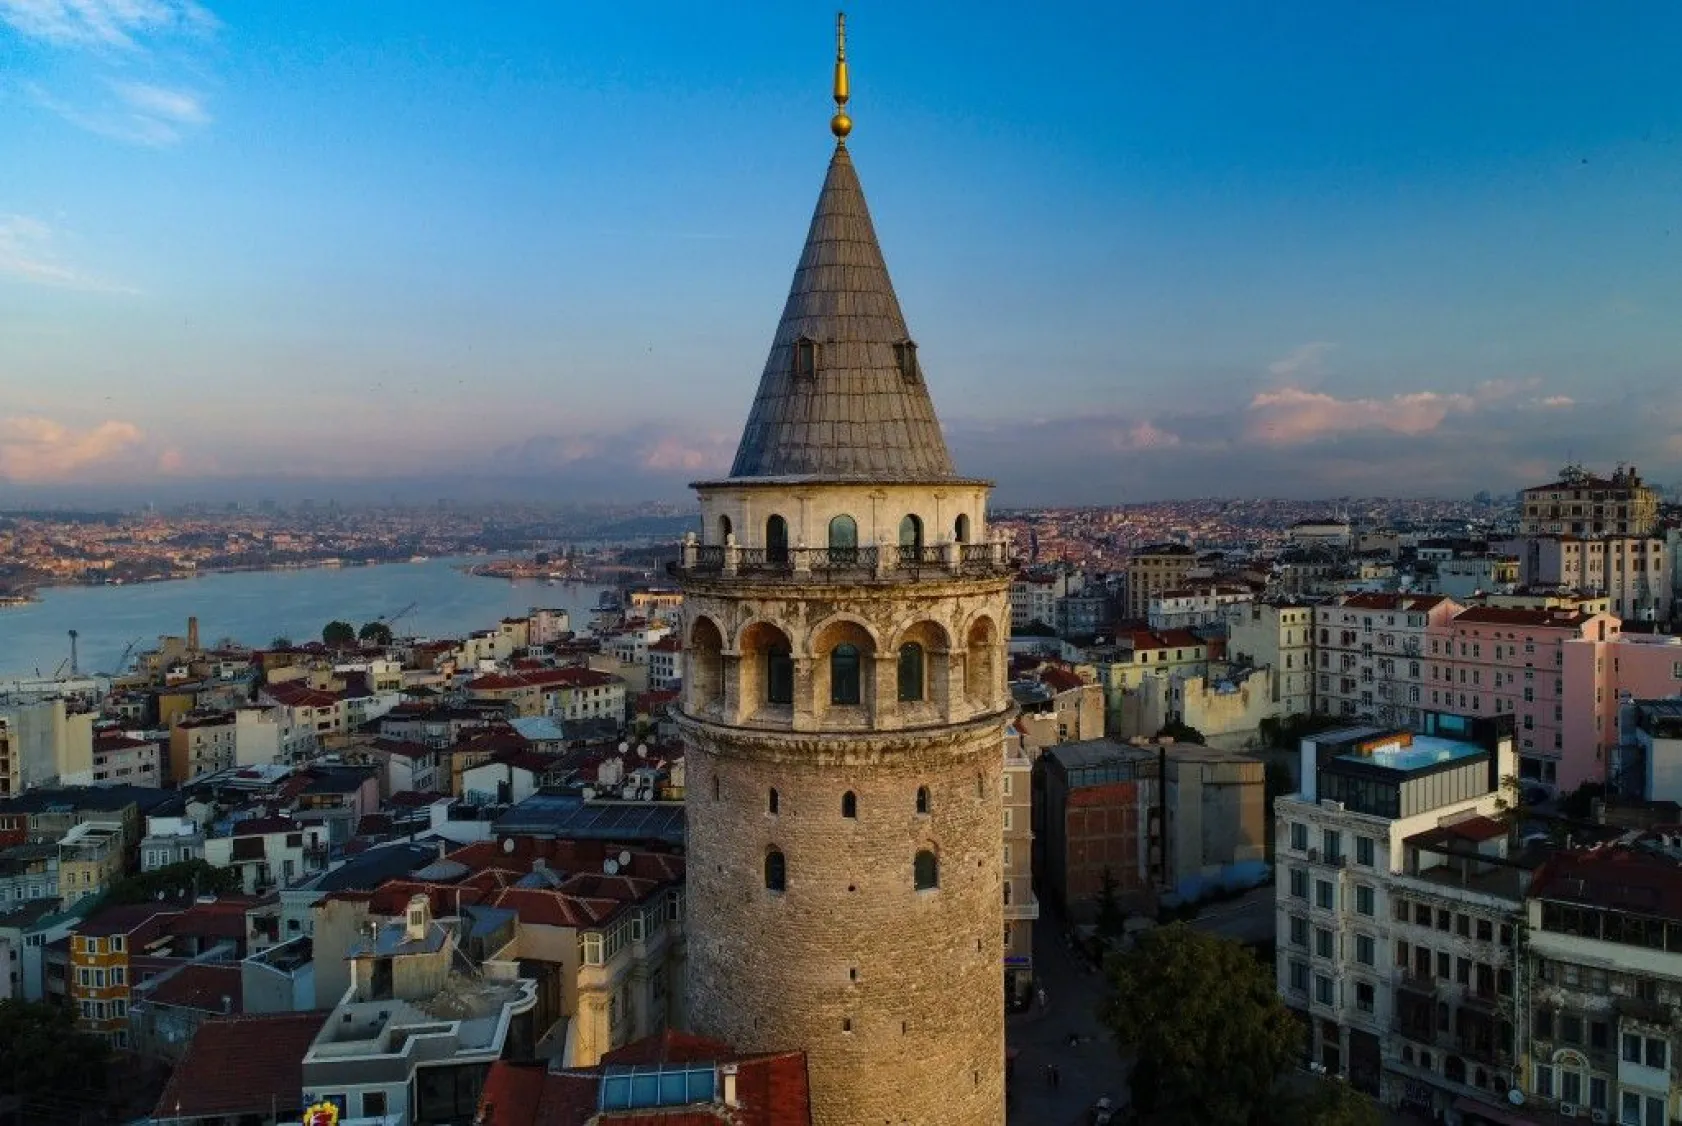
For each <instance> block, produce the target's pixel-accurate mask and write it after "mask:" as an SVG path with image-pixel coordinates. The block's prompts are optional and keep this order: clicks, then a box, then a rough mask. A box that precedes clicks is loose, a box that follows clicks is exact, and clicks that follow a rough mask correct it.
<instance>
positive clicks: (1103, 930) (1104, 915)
mask: <svg viewBox="0 0 1682 1126" xmlns="http://www.w3.org/2000/svg"><path fill="white" fill-rule="evenodd" d="M1120 887H1121V885H1120V883H1119V882H1118V881H1117V880H1116V878H1115V874H1114V873H1113V872H1111V871H1110V870H1109V869H1108V868H1105V869H1104V874H1103V876H1102V877H1101V886H1100V890H1099V892H1098V933H1099V934H1101V935H1103V936H1104V937H1105V938H1120V937H1121V935H1122V934H1123V933H1124V932H1125V931H1126V930H1127V912H1126V911H1123V910H1122V909H1121V899H1120V897H1119V896H1118V895H1117V892H1118V890H1119V889H1120Z"/></svg>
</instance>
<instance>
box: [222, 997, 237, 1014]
mask: <svg viewBox="0 0 1682 1126" xmlns="http://www.w3.org/2000/svg"><path fill="white" fill-rule="evenodd" d="M233 1011H234V999H233V998H232V997H230V996H228V995H227V994H226V993H224V994H222V1012H223V1013H224V1014H226V1013H231V1012H233Z"/></svg>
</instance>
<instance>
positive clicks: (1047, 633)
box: [1010, 618, 1057, 637]
mask: <svg viewBox="0 0 1682 1126" xmlns="http://www.w3.org/2000/svg"><path fill="white" fill-rule="evenodd" d="M1010 632H1011V633H1012V634H1014V635H1015V636H1017V637H1056V636H1057V631H1056V630H1054V629H1052V628H1051V627H1050V626H1048V625H1046V624H1045V623H1044V622H1042V621H1040V620H1039V619H1038V618H1035V619H1034V620H1033V621H1031V622H1029V623H1028V624H1027V625H1025V626H1023V627H1022V628H1021V629H1012V630H1011V631H1010Z"/></svg>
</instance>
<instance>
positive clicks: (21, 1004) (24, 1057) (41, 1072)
mask: <svg viewBox="0 0 1682 1126" xmlns="http://www.w3.org/2000/svg"><path fill="white" fill-rule="evenodd" d="M110 1054H111V1050H110V1046H109V1045H107V1044H106V1042H105V1041H104V1040H103V1039H102V1038H100V1037H97V1036H90V1035H88V1034H86V1033H84V1032H79V1031H77V1029H76V1018H75V1017H74V1016H72V1015H71V1012H70V1010H69V1009H68V1008H66V1007H64V1006H61V1005H49V1004H44V1003H42V1002H38V1001H20V1000H17V999H15V998H13V999H8V1000H5V1001H0V1061H5V1062H4V1063H0V1093H4V1094H8V1095H17V1096H20V1097H21V1098H23V1099H24V1100H26V1101H27V1100H29V1099H30V1098H33V1097H37V1096H51V1097H53V1099H54V1100H55V1101H57V1100H62V1099H64V1098H65V1097H66V1096H69V1097H76V1096H77V1095H78V1094H86V1093H88V1092H92V1091H98V1090H103V1089H104V1087H105V1069H106V1064H107V1063H108V1062H109V1060H110ZM31 1117H32V1118H33V1115H31ZM20 1121H21V1119H20Z"/></svg>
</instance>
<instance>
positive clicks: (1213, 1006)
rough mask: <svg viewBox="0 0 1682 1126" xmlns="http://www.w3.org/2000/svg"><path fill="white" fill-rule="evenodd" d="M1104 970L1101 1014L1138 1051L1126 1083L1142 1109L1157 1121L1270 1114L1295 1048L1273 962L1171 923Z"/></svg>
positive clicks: (1244, 1123) (1230, 1122)
mask: <svg viewBox="0 0 1682 1126" xmlns="http://www.w3.org/2000/svg"><path fill="white" fill-rule="evenodd" d="M1109 973H1110V978H1111V983H1112V985H1113V986H1114V990H1113V993H1112V995H1111V999H1110V1001H1109V1002H1108V1003H1107V1004H1106V1006H1105V1009H1104V1022H1105V1024H1106V1025H1107V1026H1108V1027H1109V1029H1110V1031H1111V1032H1112V1033H1113V1034H1114V1035H1115V1038H1116V1042H1117V1044H1118V1046H1120V1047H1121V1048H1123V1050H1126V1049H1132V1050H1133V1051H1134V1052H1135V1053H1136V1056H1135V1062H1134V1065H1133V1071H1132V1075H1131V1077H1130V1079H1129V1088H1130V1090H1131V1093H1132V1096H1133V1105H1134V1107H1135V1108H1137V1110H1138V1111H1139V1112H1140V1113H1141V1114H1143V1115H1146V1116H1147V1119H1148V1120H1149V1121H1151V1122H1154V1123H1161V1124H1163V1126H1251V1124H1253V1123H1262V1122H1265V1121H1266V1120H1267V1119H1268V1117H1269V1115H1270V1111H1271V1110H1272V1109H1273V1108H1274V1106H1275V1104H1276V1103H1277V1101H1278V1100H1277V1097H1276V1096H1275V1093H1274V1092H1275V1090H1276V1088H1277V1086H1278V1081H1279V1079H1280V1077H1281V1076H1282V1075H1283V1074H1284V1073H1285V1072H1286V1071H1287V1069H1289V1068H1290V1066H1291V1065H1292V1063H1293V1062H1295V1061H1296V1059H1297V1058H1298V1056H1299V1055H1300V1053H1301V1050H1302V1028H1301V1025H1299V1024H1298V1023H1297V1021H1296V1019H1295V1018H1294V1017H1292V1016H1291V1013H1290V1010H1289V1009H1287V1008H1286V1007H1285V1005H1284V1003H1283V1002H1282V1001H1280V1000H1279V992H1278V990H1277V988H1276V987H1275V985H1274V980H1273V971H1272V969H1271V967H1268V966H1264V965H1263V964H1262V963H1261V962H1259V961H1257V960H1256V958H1255V957H1254V955H1252V954H1251V953H1250V951H1249V950H1247V949H1246V948H1244V947H1243V946H1241V945H1239V944H1238V943H1236V942H1234V941H1232V940H1231V939H1227V938H1220V937H1217V936H1215V935H1210V934H1204V933H1202V932H1199V931H1194V930H1192V929H1191V928H1189V927H1187V926H1185V925H1184V924H1183V923H1175V924H1173V925H1171V926H1166V927H1161V928H1159V929H1157V930H1154V931H1150V932H1147V933H1146V934H1145V936H1144V937H1143V939H1142V940H1141V941H1140V942H1139V944H1138V945H1137V946H1135V947H1134V948H1133V949H1132V950H1129V951H1127V952H1126V953H1123V954H1119V955H1117V956H1116V957H1115V958H1113V959H1112V960H1111V962H1110V967H1109ZM1214 1077H1219V1081H1218V1082H1213V1081H1211V1080H1212V1079H1213V1078H1214Z"/></svg>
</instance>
